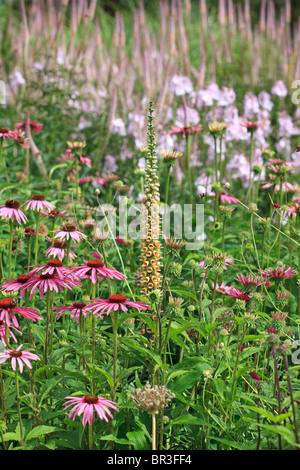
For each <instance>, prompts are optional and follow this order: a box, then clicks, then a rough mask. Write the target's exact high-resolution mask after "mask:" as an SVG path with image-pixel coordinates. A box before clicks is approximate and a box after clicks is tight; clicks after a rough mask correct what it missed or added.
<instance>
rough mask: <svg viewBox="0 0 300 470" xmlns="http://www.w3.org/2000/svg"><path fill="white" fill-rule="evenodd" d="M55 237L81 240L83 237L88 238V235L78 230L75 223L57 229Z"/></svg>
mask: <svg viewBox="0 0 300 470" xmlns="http://www.w3.org/2000/svg"><path fill="white" fill-rule="evenodd" d="M54 238H60V239H61V240H69V239H71V240H73V241H76V242H79V241H80V240H81V239H82V238H86V235H84V233H81V232H79V231H78V230H76V227H75V225H64V226H63V227H62V228H61V229H60V230H56V232H55V235H54Z"/></svg>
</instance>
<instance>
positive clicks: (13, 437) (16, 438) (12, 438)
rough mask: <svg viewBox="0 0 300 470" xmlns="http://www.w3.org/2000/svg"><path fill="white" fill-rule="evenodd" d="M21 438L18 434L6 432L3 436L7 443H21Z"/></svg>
mask: <svg viewBox="0 0 300 470" xmlns="http://www.w3.org/2000/svg"><path fill="white" fill-rule="evenodd" d="M20 439H21V437H20V436H18V434H17V433H15V432H6V433H5V434H3V440H4V441H5V442H7V441H20Z"/></svg>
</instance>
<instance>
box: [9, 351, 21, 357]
mask: <svg viewBox="0 0 300 470" xmlns="http://www.w3.org/2000/svg"><path fill="white" fill-rule="evenodd" d="M9 354H10V356H11V357H21V356H22V351H10V353H9Z"/></svg>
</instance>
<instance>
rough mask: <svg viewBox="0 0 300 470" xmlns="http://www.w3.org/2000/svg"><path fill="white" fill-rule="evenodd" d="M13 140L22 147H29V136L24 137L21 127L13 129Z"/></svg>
mask: <svg viewBox="0 0 300 470" xmlns="http://www.w3.org/2000/svg"><path fill="white" fill-rule="evenodd" d="M14 132H15V140H16V141H17V143H18V144H19V145H20V146H21V147H23V148H29V146H30V143H29V138H28V137H26V135H25V132H24V131H22V130H21V129H16V130H15V131H14Z"/></svg>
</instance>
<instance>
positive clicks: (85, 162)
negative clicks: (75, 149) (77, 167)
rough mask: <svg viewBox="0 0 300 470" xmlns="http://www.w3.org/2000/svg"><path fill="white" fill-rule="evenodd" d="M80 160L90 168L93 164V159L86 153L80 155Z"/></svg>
mask: <svg viewBox="0 0 300 470" xmlns="http://www.w3.org/2000/svg"><path fill="white" fill-rule="evenodd" d="M79 161H80V163H83V164H84V165H86V166H87V167H89V168H91V166H92V160H91V159H90V158H88V157H86V156H85V155H84V154H82V155H80V156H79Z"/></svg>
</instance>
